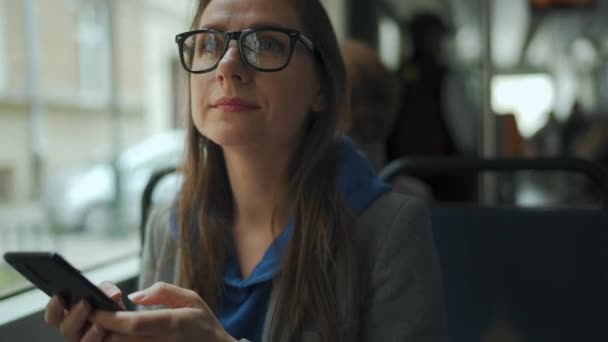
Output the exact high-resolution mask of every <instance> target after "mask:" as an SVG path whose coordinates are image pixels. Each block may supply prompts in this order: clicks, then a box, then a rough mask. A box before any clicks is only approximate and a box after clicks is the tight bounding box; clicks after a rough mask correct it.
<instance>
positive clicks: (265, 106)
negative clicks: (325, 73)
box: [190, 0, 324, 148]
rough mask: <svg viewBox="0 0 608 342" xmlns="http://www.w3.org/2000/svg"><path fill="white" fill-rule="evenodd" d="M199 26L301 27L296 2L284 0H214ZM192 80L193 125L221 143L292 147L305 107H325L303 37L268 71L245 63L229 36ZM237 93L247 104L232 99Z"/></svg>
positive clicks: (300, 130) (307, 110) (310, 109)
mask: <svg viewBox="0 0 608 342" xmlns="http://www.w3.org/2000/svg"><path fill="white" fill-rule="evenodd" d="M197 26H198V27H197V28H210V29H216V30H221V31H226V32H229V31H242V30H245V29H248V28H256V27H260V26H272V27H282V28H289V29H295V30H298V31H303V25H302V23H301V21H300V19H299V17H298V15H297V13H296V11H295V6H293V5H292V4H291V2H290V1H286V0H213V1H211V3H210V4H209V5H208V6H207V8H206V9H205V10H204V12H203V15H202V17H201V20H200V23H198V25H197ZM190 82H191V97H192V118H193V121H194V124H195V126H196V128H197V129H198V130H199V132H201V133H202V134H203V135H204V136H206V137H207V138H209V139H210V140H212V141H213V142H215V143H216V144H218V145H220V146H222V147H224V148H226V147H262V148H264V147H266V148H268V147H270V148H277V147H281V146H288V147H293V146H295V145H296V144H297V143H298V141H299V139H300V138H301V137H302V134H303V132H304V130H305V124H306V121H307V116H308V115H309V113H310V112H313V111H315V112H317V111H320V110H322V109H323V103H324V100H323V97H322V94H321V86H320V80H319V75H318V72H317V69H316V67H315V60H314V57H313V55H312V53H311V52H310V50H308V49H307V48H306V47H305V46H304V45H303V44H302V42H298V43H297V44H296V46H295V49H294V52H293V56H292V58H291V61H290V63H289V65H288V66H287V67H286V68H285V69H283V70H281V71H278V72H270V73H268V72H259V71H256V70H254V69H253V68H251V67H250V66H248V65H246V64H244V62H243V61H242V59H241V56H240V53H239V50H238V47H237V44H236V41H234V40H233V41H231V43H230V46H229V48H228V51H227V52H226V54H225V55H224V57H223V58H222V59H221V61H220V63H219V65H218V67H217V69H215V70H213V71H211V72H208V73H205V74H192V75H191V80H190ZM235 99H238V101H237V102H239V101H240V102H241V103H244V104H245V106H238V105H231V103H230V101H233V102H232V104H234V100H235ZM222 100H224V101H225V100H228V103H224V105H222V104H221V103H222ZM218 102H219V104H218Z"/></svg>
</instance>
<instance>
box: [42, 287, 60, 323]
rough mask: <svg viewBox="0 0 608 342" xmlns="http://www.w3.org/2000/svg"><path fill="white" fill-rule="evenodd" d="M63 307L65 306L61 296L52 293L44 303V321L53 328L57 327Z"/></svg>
mask: <svg viewBox="0 0 608 342" xmlns="http://www.w3.org/2000/svg"><path fill="white" fill-rule="evenodd" d="M64 309H65V307H64V305H63V302H62V301H61V298H59V296H57V295H54V296H53V297H51V300H50V301H49V303H48V304H47V305H46V310H45V311H44V321H45V322H46V323H47V324H49V325H51V326H53V327H55V328H59V324H61V321H63V312H64Z"/></svg>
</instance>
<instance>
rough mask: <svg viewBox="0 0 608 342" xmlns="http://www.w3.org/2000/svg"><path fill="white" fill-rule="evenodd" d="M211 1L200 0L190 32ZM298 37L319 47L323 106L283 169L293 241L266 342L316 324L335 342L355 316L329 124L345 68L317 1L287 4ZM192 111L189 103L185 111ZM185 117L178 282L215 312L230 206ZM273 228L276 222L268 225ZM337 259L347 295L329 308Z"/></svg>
mask: <svg viewBox="0 0 608 342" xmlns="http://www.w3.org/2000/svg"><path fill="white" fill-rule="evenodd" d="M210 1H211V0H200V1H199V3H198V8H197V10H196V15H195V17H194V20H193V27H194V26H195V25H197V24H198V23H199V21H200V18H201V16H202V14H203V11H204V10H205V8H206V7H207V5H208V4H209V2H210ZM292 1H293V4H294V5H295V9H296V11H297V13H298V14H299V16H300V20H301V21H302V22H303V23H304V32H305V34H306V36H307V37H308V38H310V39H311V40H312V41H313V42H314V43H315V46H316V49H317V60H318V63H317V64H318V70H319V75H320V77H321V84H322V91H323V92H324V97H325V100H326V108H325V110H324V111H323V112H317V113H309V115H310V120H309V127H308V130H307V133H306V135H305V136H304V137H303V139H302V141H301V142H300V143H299V145H298V148H297V149H296V152H295V154H294V156H293V157H292V158H291V160H290V164H289V166H288V169H287V173H288V174H287V179H288V180H289V184H288V190H287V196H288V198H286V201H287V203H289V209H291V212H292V215H293V221H294V229H293V234H292V237H291V239H290V241H289V242H288V244H287V246H286V248H285V250H284V253H283V254H282V262H283V267H282V269H281V271H280V272H279V273H278V276H277V277H276V278H275V280H274V285H273V286H274V292H276V298H275V300H276V303H277V308H276V310H275V311H274V312H273V315H272V320H271V322H270V324H271V329H270V331H271V332H272V336H271V341H274V342H278V341H280V340H282V339H287V340H289V341H291V340H297V336H298V334H299V333H300V332H301V330H302V329H303V327H304V325H305V324H308V323H311V322H315V323H316V324H317V326H316V327H315V328H316V330H317V331H318V332H319V333H320V335H321V338H322V340H323V341H340V340H342V333H341V332H340V329H339V327H340V325H341V324H342V323H344V322H343V321H339V319H338V317H341V318H344V320H345V321H347V322H352V321H353V320H355V319H356V316H357V315H358V310H357V309H358V307H359V306H358V305H357V304H356V302H355V299H356V296H355V295H354V294H355V292H356V290H355V288H354V286H355V285H356V284H357V281H356V280H355V276H356V274H355V273H356V271H355V267H354V254H353V247H352V241H351V237H350V235H349V228H350V227H351V223H352V219H351V216H350V215H349V213H348V210H347V209H346V206H345V205H344V204H343V199H342V198H341V195H340V192H339V191H338V186H337V170H336V163H337V143H336V142H337V139H336V137H337V124H338V119H339V117H340V115H341V112H343V111H344V110H346V106H347V101H346V98H345V97H346V94H345V82H346V81H345V78H346V76H345V70H344V64H343V61H342V57H341V55H340V50H339V47H338V43H337V39H336V36H335V33H334V31H333V28H332V26H331V23H330V20H329V17H328V16H327V13H326V11H325V9H324V8H323V6H322V5H321V4H320V2H319V1H318V0H292ZM190 111H191V106H190ZM189 114H190V115H189V116H188V128H187V130H188V132H187V142H186V145H187V146H186V151H187V152H186V161H185V165H184V167H183V169H184V177H185V179H184V184H183V186H182V191H181V192H180V195H179V197H178V225H179V246H180V248H179V253H180V265H179V267H180V270H179V272H180V273H179V274H180V279H179V284H180V285H181V286H183V287H187V288H191V289H193V290H195V291H196V292H197V293H198V294H199V295H200V296H201V297H202V298H203V299H204V300H205V301H206V303H207V304H208V305H209V307H210V308H211V309H212V310H213V311H214V312H215V313H216V314H217V313H218V312H219V311H220V305H221V302H220V299H221V291H222V274H223V266H224V260H225V258H226V256H227V250H228V246H227V243H228V241H229V234H230V231H231V229H230V228H231V227H232V223H233V220H232V218H233V217H234V215H233V214H234V203H233V202H232V201H233V200H232V193H231V191H232V190H231V188H230V183H229V180H228V176H227V171H226V165H225V161H224V157H223V153H222V150H221V147H220V146H218V145H216V144H215V143H213V142H212V141H210V140H209V139H207V138H206V137H204V136H203V135H201V133H200V132H199V131H198V130H197V129H196V127H195V126H194V123H193V119H192V115H191V114H192V113H189ZM272 222H274V217H273V221H272ZM193 241H196V242H198V244H196V243H193ZM337 255H338V256H339V258H340V259H341V265H345V269H340V270H339V272H340V273H343V274H345V275H346V276H347V279H352V281H347V282H346V283H348V285H349V288H340V289H339V290H340V293H341V294H342V295H346V298H348V299H347V300H346V301H345V304H346V305H347V306H346V307H338V306H337V303H336V291H337V289H336V288H335V286H334V285H333V284H334V281H333V280H334V279H335V272H336V269H335V265H336V263H335V260H336V256H337Z"/></svg>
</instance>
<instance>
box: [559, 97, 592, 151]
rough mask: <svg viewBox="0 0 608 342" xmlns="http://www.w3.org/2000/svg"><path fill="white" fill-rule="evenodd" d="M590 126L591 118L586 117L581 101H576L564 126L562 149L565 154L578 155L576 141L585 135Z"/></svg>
mask: <svg viewBox="0 0 608 342" xmlns="http://www.w3.org/2000/svg"><path fill="white" fill-rule="evenodd" d="M588 127H589V120H587V118H585V114H584V113H583V110H582V108H581V105H580V103H578V102H575V103H574V105H573V106H572V111H571V112H570V116H568V119H566V121H565V122H564V124H563V127H562V144H561V150H562V154H563V155H567V156H573V155H576V143H577V141H578V140H579V139H580V138H581V137H582V136H583V134H584V133H585V131H586V130H587V129H588Z"/></svg>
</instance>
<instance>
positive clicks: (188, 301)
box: [129, 282, 207, 309]
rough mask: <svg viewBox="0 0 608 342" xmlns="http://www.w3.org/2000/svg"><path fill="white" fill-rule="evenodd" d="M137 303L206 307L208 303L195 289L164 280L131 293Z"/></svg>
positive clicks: (171, 306)
mask: <svg viewBox="0 0 608 342" xmlns="http://www.w3.org/2000/svg"><path fill="white" fill-rule="evenodd" d="M129 299H130V300H131V301H132V302H133V303H135V304H137V305H146V306H147V305H165V306H168V307H170V308H174V309H178V308H206V307H207V305H206V304H205V302H204V301H203V300H202V299H201V297H200V296H199V295H198V294H197V293H196V292H194V291H192V290H188V289H184V288H181V287H179V286H175V285H172V284H167V283H163V282H158V283H155V284H154V285H152V286H150V287H149V288H147V289H145V290H141V291H137V292H133V293H131V294H130V295H129Z"/></svg>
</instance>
